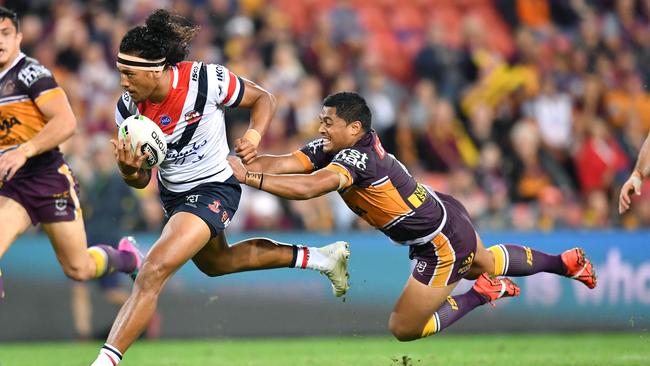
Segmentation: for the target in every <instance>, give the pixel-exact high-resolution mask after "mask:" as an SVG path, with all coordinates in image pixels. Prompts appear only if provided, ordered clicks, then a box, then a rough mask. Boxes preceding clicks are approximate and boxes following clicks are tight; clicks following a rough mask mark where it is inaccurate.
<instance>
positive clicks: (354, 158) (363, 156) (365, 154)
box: [332, 146, 374, 170]
mask: <svg viewBox="0 0 650 366" xmlns="http://www.w3.org/2000/svg"><path fill="white" fill-rule="evenodd" d="M373 161H374V155H373V154H372V149H370V148H368V147H366V146H352V147H347V148H345V149H342V150H340V151H339V152H338V153H336V155H334V159H332V162H335V163H339V164H343V165H347V166H350V167H354V168H356V169H359V170H367V169H368V168H369V167H370V166H371V164H372V162H373Z"/></svg>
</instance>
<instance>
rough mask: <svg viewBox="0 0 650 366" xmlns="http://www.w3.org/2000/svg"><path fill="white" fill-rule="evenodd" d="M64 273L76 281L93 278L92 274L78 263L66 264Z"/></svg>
mask: <svg viewBox="0 0 650 366" xmlns="http://www.w3.org/2000/svg"><path fill="white" fill-rule="evenodd" d="M63 273H64V274H65V275H66V277H68V278H70V279H72V280H75V281H86V280H89V279H91V278H92V276H91V274H90V273H88V272H87V271H85V270H84V267H83V266H79V265H76V264H67V265H64V266H63Z"/></svg>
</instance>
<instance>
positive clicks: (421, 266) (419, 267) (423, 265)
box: [415, 261, 427, 274]
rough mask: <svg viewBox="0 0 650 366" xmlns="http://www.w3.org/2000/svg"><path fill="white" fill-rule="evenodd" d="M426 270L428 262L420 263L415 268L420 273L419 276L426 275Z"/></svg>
mask: <svg viewBox="0 0 650 366" xmlns="http://www.w3.org/2000/svg"><path fill="white" fill-rule="evenodd" d="M425 269H427V262H425V261H418V264H417V266H415V270H416V271H418V273H419V274H422V273H424V270H425Z"/></svg>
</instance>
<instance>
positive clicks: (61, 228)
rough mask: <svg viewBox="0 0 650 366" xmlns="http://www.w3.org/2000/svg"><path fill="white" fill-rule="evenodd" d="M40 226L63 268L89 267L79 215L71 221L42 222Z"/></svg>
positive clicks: (83, 231)
mask: <svg viewBox="0 0 650 366" xmlns="http://www.w3.org/2000/svg"><path fill="white" fill-rule="evenodd" d="M41 228H43V231H45V233H46V234H47V236H48V238H49V239H50V243H52V247H53V248H54V253H55V254H56V258H57V259H58V261H59V263H61V266H62V267H63V268H64V270H66V269H70V268H75V269H80V268H83V267H90V263H89V262H90V261H91V257H90V256H89V255H88V252H87V251H86V249H87V245H88V243H87V240H86V229H85V227H84V222H83V218H82V217H81V215H79V216H77V217H76V218H75V219H74V220H72V221H59V222H51V223H42V224H41Z"/></svg>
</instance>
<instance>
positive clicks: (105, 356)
mask: <svg viewBox="0 0 650 366" xmlns="http://www.w3.org/2000/svg"><path fill="white" fill-rule="evenodd" d="M120 361H122V354H121V353H120V351H118V350H117V348H115V347H113V346H111V345H110V344H108V343H104V345H103V346H102V348H101V349H100V350H99V355H97V359H95V362H93V363H92V365H90V366H116V365H117V364H118V363H120Z"/></svg>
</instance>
